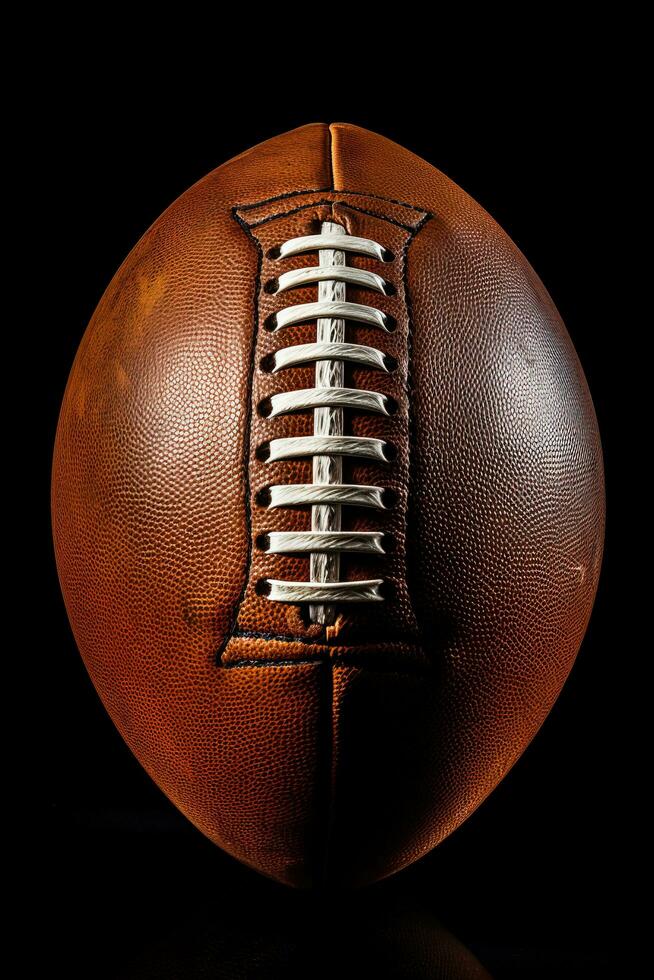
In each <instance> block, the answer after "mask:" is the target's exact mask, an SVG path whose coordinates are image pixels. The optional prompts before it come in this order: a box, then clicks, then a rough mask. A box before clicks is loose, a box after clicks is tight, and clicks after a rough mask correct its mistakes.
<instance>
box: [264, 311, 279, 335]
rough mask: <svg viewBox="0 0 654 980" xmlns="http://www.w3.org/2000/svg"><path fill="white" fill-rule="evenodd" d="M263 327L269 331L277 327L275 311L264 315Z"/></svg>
mask: <svg viewBox="0 0 654 980" xmlns="http://www.w3.org/2000/svg"><path fill="white" fill-rule="evenodd" d="M263 329H264V330H268V331H270V332H272V331H273V330H276V329H277V314H276V313H271V314H270V316H267V317H266V319H265V320H264V321H263Z"/></svg>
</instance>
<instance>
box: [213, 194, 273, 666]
mask: <svg viewBox="0 0 654 980" xmlns="http://www.w3.org/2000/svg"><path fill="white" fill-rule="evenodd" d="M232 217H233V218H234V220H235V221H237V222H238V224H239V225H240V227H241V228H242V229H243V231H244V232H245V234H246V235H247V236H248V238H249V239H250V241H252V242H254V245H255V247H256V250H257V273H256V276H255V280H254V291H253V297H254V321H253V328H252V341H251V345H250V366H249V371H248V383H247V402H246V404H247V408H248V410H247V418H246V422H245V433H244V438H243V485H244V487H245V529H246V534H247V555H246V561H245V568H244V571H243V585H242V586H241V591H240V594H239V597H238V599H237V601H236V603H235V605H234V612H233V614H232V620H231V624H230V627H229V629H228V630H226V632H225V637H224V639H223V641H222V643H221V644H220V646H219V648H218V651H217V653H216V656H215V661H216V663H217V664H220V662H221V660H222V657H223V654H224V652H225V649H226V647H227V644H228V643H229V641H230V639H231V637H232V635H233V633H234V630H235V629H236V624H237V622H238V617H239V614H240V612H241V606H242V605H243V600H244V598H245V593H246V591H247V587H248V582H249V581H250V565H251V563H252V507H251V504H250V457H251V450H252V446H251V445H250V442H251V430H252V390H253V385H254V367H255V361H256V350H257V338H258V335H259V291H260V288H261V272H262V268H263V248H262V247H261V245H260V243H259V242H258V241H257V239H256V238H255V236H254V235H253V234H252V232H251V231H250V229H249V228H248V225H247V223H246V222H245V221H244V220H243V219H242V218H241V216H240V215H239V214H237V213H236V209H235V208H232Z"/></svg>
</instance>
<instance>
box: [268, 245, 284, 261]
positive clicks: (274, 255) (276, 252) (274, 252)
mask: <svg viewBox="0 0 654 980" xmlns="http://www.w3.org/2000/svg"><path fill="white" fill-rule="evenodd" d="M281 253H282V250H281V249H280V248H278V247H277V246H275V247H274V248H269V249H268V251H267V253H266V257H267V258H269V259H278V258H279V256H280V255H281Z"/></svg>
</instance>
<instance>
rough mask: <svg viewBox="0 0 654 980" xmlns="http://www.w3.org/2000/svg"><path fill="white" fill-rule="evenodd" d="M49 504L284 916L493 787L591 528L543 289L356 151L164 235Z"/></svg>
mask: <svg viewBox="0 0 654 980" xmlns="http://www.w3.org/2000/svg"><path fill="white" fill-rule="evenodd" d="M52 499H53V527H54V540H55V547H56V554H57V561H58V568H59V574H60V579H61V585H62V590H63V594H64V597H65V601H66V605H67V609H68V613H69V616H70V621H71V623H72V627H73V630H74V633H75V637H76V640H77V643H78V645H79V648H80V650H81V652H82V656H83V657H84V661H85V663H86V666H87V668H88V670H89V673H90V675H91V677H92V679H93V682H94V684H95V686H96V688H97V690H98V692H99V694H100V697H101V698H102V700H103V702H104V704H105V706H106V708H107V710H108V711H109V713H110V715H111V717H112V719H113V721H114V722H115V724H116V726H117V727H118V729H119V731H120V732H121V734H122V735H123V737H124V738H125V740H126V741H127V743H128V745H129V746H130V748H131V749H132V751H133V752H134V753H135V755H136V756H137V758H138V759H139V760H140V762H141V763H142V765H143V766H144V767H145V769H146V770H147V771H148V773H150V775H151V776H152V778H153V779H154V780H155V781H156V782H157V784H158V785H159V786H160V787H161V789H162V790H163V791H164V792H165V793H166V794H167V795H168V797H169V798H170V799H171V800H172V801H173V802H174V803H175V804H176V805H177V806H178V807H179V808H180V809H181V810H182V811H183V812H184V813H185V814H186V815H187V817H188V818H189V819H190V820H191V821H192V822H193V823H194V824H195V825H196V826H197V827H198V828H199V829H200V830H201V831H202V832H203V833H204V834H206V835H207V836H208V837H209V838H211V840H213V841H215V843H216V844H218V845H220V847H222V848H224V849H225V850H226V851H228V852H229V853H230V854H232V855H234V856H235V857H237V858H239V859H240V860H241V861H243V862H245V863H246V864H248V865H250V866H252V867H254V868H256V869H258V870H259V871H261V872H263V873H264V874H267V875H270V876H272V877H274V878H277V879H278V880H279V881H283V882H287V883H288V884H292V885H298V886H304V885H309V884H312V883H317V882H325V881H328V882H334V883H341V884H344V883H345V884H360V883H365V882H369V881H372V880H375V879H377V878H380V877H383V876H385V875H389V874H391V873H392V872H394V871H397V870H398V869H400V868H402V867H404V866H405V865H407V864H408V863H410V862H411V861H414V860H416V859H417V858H419V857H420V856H421V855H423V854H425V853H426V852H427V851H429V850H430V849H431V848H433V847H434V846H435V845H436V844H438V843H439V841H441V840H442V839H443V838H444V837H445V836H446V835H447V834H449V833H450V832H451V831H452V830H454V829H455V828H456V827H457V826H458V825H459V824H460V823H461V822H462V821H463V820H465V818H466V817H467V816H468V815H469V814H470V813H471V812H472V811H473V810H474V809H475V808H476V807H477V806H478V805H479V804H480V803H481V801H482V800H483V799H484V798H485V797H486V796H487V795H488V793H489V792H490V791H491V790H492V789H493V787H494V786H496V785H497V783H498V782H499V781H500V780H501V779H502V777H503V776H504V775H505V774H506V772H507V771H508V769H510V767H511V766H512V765H513V763H514V762H515V761H516V759H517V758H518V757H519V755H520V754H521V752H522V751H523V750H524V748H525V746H526V745H527V744H528V743H529V741H530V740H531V738H532V737H533V735H534V734H535V732H536V731H537V729H538V728H539V726H540V725H541V723H542V721H543V719H544V718H545V716H546V715H547V713H548V711H549V710H550V708H551V706H552V704H553V702H554V700H555V699H556V697H557V695H558V693H559V691H560V689H561V686H562V684H563V683H564V681H565V679H566V677H567V675H568V672H569V671H570V668H571V666H572V663H573V660H574V657H575V655H576V653H577V650H578V648H579V645H580V643H581V640H582V637H583V635H584V631H585V629H586V625H587V622H588V618H589V615H590V611H591V607H592V603H593V599H594V595H595V590H596V586H597V580H598V575H599V569H600V562H601V553H602V542H603V530H604V490H603V473H602V456H601V446H600V440H599V435H598V430H597V423H596V419H595V414H594V410H593V405H592V401H591V397H590V394H589V392H588V388H587V385H586V382H585V379H584V375H583V372H582V369H581V366H580V364H579V361H578V359H577V356H576V354H575V351H574V348H573V346H572V343H571V341H570V339H569V337H568V334H567V332H566V330H565V327H564V325H563V323H562V321H561V319H560V317H559V315H558V313H557V311H556V309H555V307H554V305H553V303H552V300H551V298H550V296H549V295H548V293H547V291H546V289H545V287H544V286H543V284H542V283H541V281H540V280H539V278H538V277H537V275H536V274H535V273H534V271H533V269H532V268H531V267H530V265H529V264H528V262H527V261H526V259H525V258H524V256H523V255H522V254H521V252H520V251H519V250H518V248H517V247H516V246H515V245H514V244H513V243H512V242H511V240H510V239H509V238H508V237H507V236H506V234H505V233H504V232H503V231H502V230H501V229H500V228H499V227H498V226H497V224H496V223H495V222H494V221H493V220H492V218H490V217H489V215H488V214H487V213H486V212H485V211H484V210H483V209H482V208H481V207H480V206H479V205H478V204H476V203H475V202H474V201H473V200H472V199H471V198H470V197H469V196H468V195H467V194H466V193H464V191H462V190H461V189H460V188H459V187H457V186H456V185H455V184H453V183H452V181H450V180H449V179H448V178H447V177H445V176H444V175H443V174H442V173H440V172H439V171H438V170H435V169H434V168H433V167H432V166H430V165H429V164H428V163H426V162H425V161H424V160H421V159H420V158H418V157H416V156H414V155H413V154H412V153H410V152H409V151H408V150H405V149H403V148H402V147H400V146H398V145H396V144H395V143H392V142H390V141H389V140H387V139H385V138H384V137H382V136H378V135H375V134H374V133H370V132H367V131H366V130H364V129H360V128H358V127H356V126H351V125H346V124H343V123H336V124H333V125H331V126H328V125H324V124H315V125H308V126H303V127H301V128H300V129H296V130H294V131H293V132H290V133H286V134H284V135H283V136H279V137H277V138H275V139H271V140H268V141H267V142H265V143H262V144H261V145H259V146H256V147H254V149H251V150H248V151H246V152H245V153H242V154H241V155H240V156H237V157H235V158H234V159H233V160H231V161H229V162H228V163H225V164H223V166H221V167H219V168H218V169H217V170H214V171H213V172H212V173H210V174H209V175H208V176H207V177H205V178H204V179H203V180H201V181H199V182H198V183H197V184H195V185H194V186H193V187H191V188H190V189H189V190H188V191H187V192H186V193H185V194H183V195H182V196H181V197H180V198H179V199H178V200H177V201H175V203H174V204H172V205H171V206H170V207H169V208H168V209H167V210H166V211H165V212H164V214H163V215H162V216H161V217H160V218H159V219H158V220H157V221H156V222H155V223H154V224H153V225H152V227H151V228H149V229H148V230H147V231H146V233H145V234H144V235H143V237H142V238H141V240H140V241H139V242H138V244H137V245H136V246H135V247H134V249H133V250H132V252H131V253H130V255H129V256H128V257H127V258H126V259H125V261H124V262H123V264H122V266H121V267H120V269H119V270H118V272H117V273H116V275H115V276H114V279H113V281H112V282H111V284H110V285H109V287H108V289H107V291H106V292H105V294H104V296H103V297H102V299H101V301H100V304H99V306H98V308H97V310H96V312H95V314H94V316H93V319H92V321H91V323H90V325H89V327H88V329H87V331H86V333H85V335H84V337H83V339H82V342H81V344H80V348H79V351H78V353H77V357H76V359H75V363H74V365H73V368H72V371H71V375H70V379H69V382H68V386H67V389H66V393H65V397H64V401H63V406H62V409H61V416H60V421H59V427H58V432H57V440H56V447H55V454H54V469H53V498H52Z"/></svg>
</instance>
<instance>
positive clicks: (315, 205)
mask: <svg viewBox="0 0 654 980" xmlns="http://www.w3.org/2000/svg"><path fill="white" fill-rule="evenodd" d="M338 193H339V194H340V193H341V192H340V191H339V192H338ZM335 204H338V205H340V206H341V207H342V208H349V209H350V211H357V212H358V213H359V214H368V215H370V217H371V218H378V219H379V220H380V221H387V222H388V224H389V225H395V226H396V227H397V228H402V230H403V231H408V232H415V231H416V230H417V228H419V227H420V226H421V225H420V224H419V225H418V226H414V225H406V224H404V222H402V221H397V220H396V219H395V218H389V217H388V215H386V214H382V213H381V212H380V211H371V210H369V209H368V208H359V207H357V206H356V204H350V203H349V201H341V200H340V199H338V198H337V199H336V200H335V201H326V200H324V199H320V200H317V201H310V202H309V203H308V204H300V205H298V207H296V208H290V209H289V210H288V211H279V212H278V213H277V214H269V215H267V216H266V217H265V218H259V219H258V221H252V222H250V223H249V224H248V228H258V227H259V226H260V225H265V224H267V223H268V222H269V221H277V219H278V218H288V217H289V215H291V214H297V213H298V211H307V210H308V209H309V208H318V207H325V206H329V207H331V208H332V213H333V208H334V205H335ZM428 216H429V217H431V214H429V215H428ZM422 223H424V217H423V220H422V222H421V224H422Z"/></svg>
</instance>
